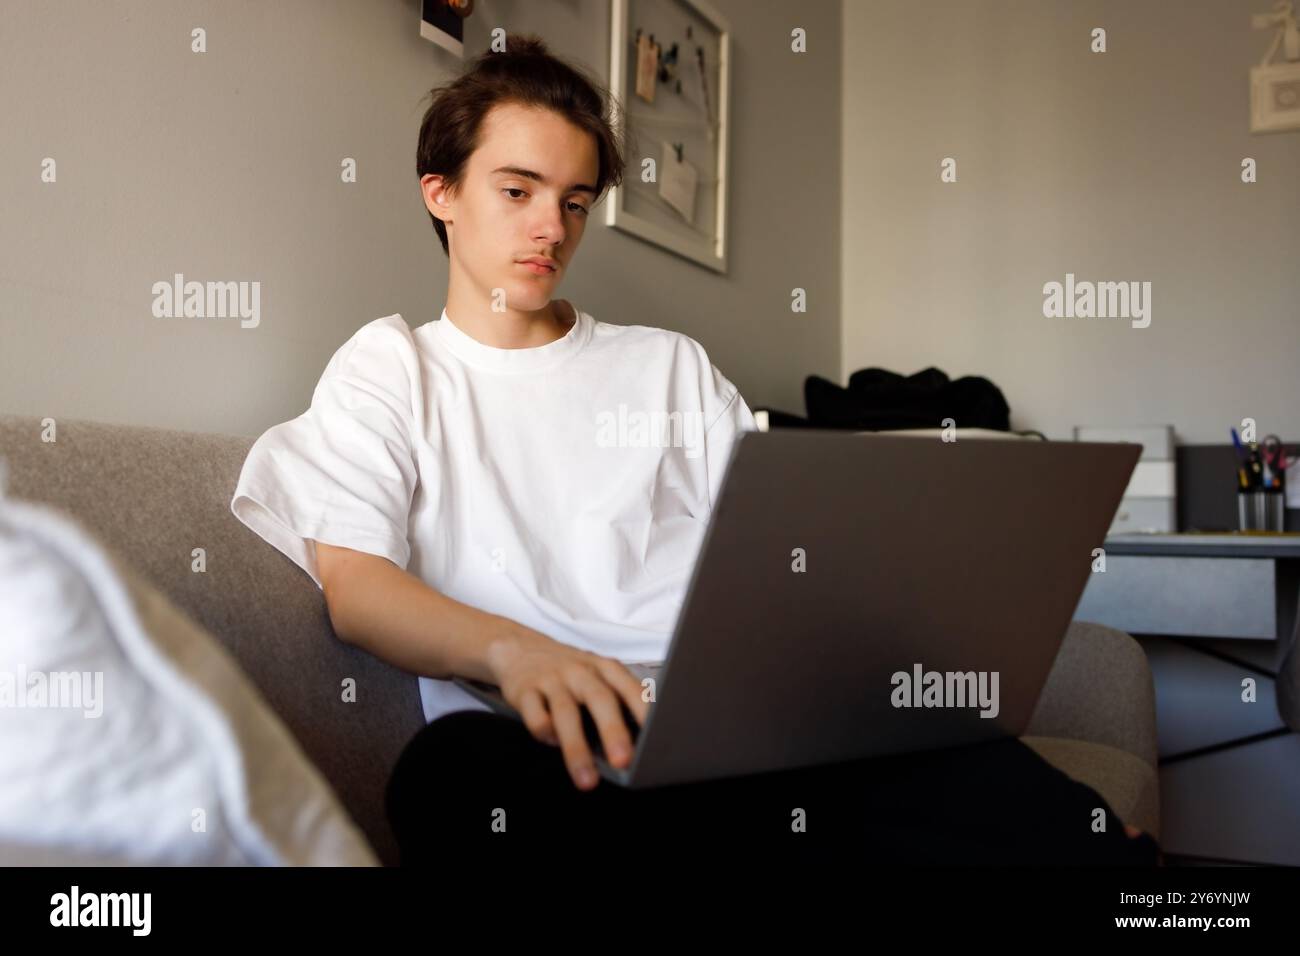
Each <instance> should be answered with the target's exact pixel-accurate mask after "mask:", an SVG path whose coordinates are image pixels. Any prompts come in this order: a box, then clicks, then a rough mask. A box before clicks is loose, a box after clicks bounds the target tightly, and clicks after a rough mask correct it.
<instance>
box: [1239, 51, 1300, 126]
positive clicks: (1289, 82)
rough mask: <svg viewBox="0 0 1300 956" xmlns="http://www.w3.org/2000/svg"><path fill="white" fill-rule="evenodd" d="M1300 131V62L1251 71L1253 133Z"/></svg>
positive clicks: (1252, 69) (1272, 65)
mask: <svg viewBox="0 0 1300 956" xmlns="http://www.w3.org/2000/svg"><path fill="white" fill-rule="evenodd" d="M1287 130H1300V63H1273V64H1270V65H1268V66H1256V67H1252V68H1251V71H1250V131H1251V132H1252V133H1280V132H1285V131H1287Z"/></svg>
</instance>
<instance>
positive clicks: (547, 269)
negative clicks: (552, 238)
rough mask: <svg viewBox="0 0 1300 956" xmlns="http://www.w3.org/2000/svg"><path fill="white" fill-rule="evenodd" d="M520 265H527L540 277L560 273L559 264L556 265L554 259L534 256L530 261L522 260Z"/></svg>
mask: <svg viewBox="0 0 1300 956" xmlns="http://www.w3.org/2000/svg"><path fill="white" fill-rule="evenodd" d="M519 264H520V265H526V267H528V268H529V269H532V271H533V272H534V273H537V274H538V276H545V274H549V273H552V272H556V271H559V263H556V261H555V260H554V259H545V258H542V256H532V258H530V259H524V260H521V261H520V263H519Z"/></svg>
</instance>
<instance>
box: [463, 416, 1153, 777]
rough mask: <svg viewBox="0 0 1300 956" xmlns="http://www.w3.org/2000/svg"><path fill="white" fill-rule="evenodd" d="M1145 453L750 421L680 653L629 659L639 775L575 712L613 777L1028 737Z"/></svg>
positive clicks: (476, 687)
mask: <svg viewBox="0 0 1300 956" xmlns="http://www.w3.org/2000/svg"><path fill="white" fill-rule="evenodd" d="M1141 451H1142V448H1141V446H1140V445H1137V444H1129V443H1099V442H1045V441H1023V440H983V439H977V438H966V439H965V440H963V439H962V438H961V437H960V432H959V433H958V439H957V440H956V441H953V442H944V441H942V440H941V439H940V438H939V437H937V436H936V437H929V436H925V437H919V436H898V435H889V434H873V433H865V434H864V433H853V432H847V431H827V430H822V429H783V430H778V431H772V432H743V433H741V435H740V436H739V437H738V439H737V440H736V442H735V443H734V445H733V447H732V451H731V456H730V458H729V460H728V464H727V472H726V476H725V480H724V483H723V487H722V491H721V493H720V495H719V498H718V501H717V502H716V504H715V506H714V508H713V511H712V513H711V515H710V518H709V524H708V528H707V530H706V532H705V536H704V540H703V542H702V544H701V546H700V550H699V553H698V555H697V558H696V564H695V568H694V571H693V573H692V576H691V581H690V584H689V586H688V588H687V591H686V595H685V598H684V603H683V605H682V611H681V613H680V615H679V617H678V620H677V626H676V630H675V631H674V633H673V636H672V640H671V642H670V644H669V647H668V656H667V658H666V660H665V661H663V662H636V663H634V664H631V665H628V666H629V669H630V670H632V671H633V673H635V674H636V675H637V676H638V677H639V678H644V677H650V678H653V680H654V683H653V685H649V686H652V688H653V692H654V693H653V703H652V704H651V705H650V709H649V715H648V717H647V718H646V721H645V724H644V726H642V727H640V728H637V727H636V725H635V721H631V725H632V727H631V729H633V730H634V732H635V739H636V748H635V755H634V758H633V760H632V763H631V764H630V765H629V767H628V768H627V769H618V768H615V767H611V766H610V765H609V764H608V762H607V761H606V760H605V759H604V757H603V754H602V750H601V746H600V740H599V736H598V734H597V732H596V727H595V723H594V722H593V721H592V720H591V717H590V714H588V712H587V710H586V708H582V714H583V717H584V723H585V725H586V728H587V736H588V740H589V742H590V743H591V745H592V751H593V755H595V757H596V764H597V766H598V767H599V768H600V772H601V774H602V776H604V777H605V779H607V780H610V781H611V782H613V783H616V784H620V785H622V786H627V787H633V788H640V787H655V786H663V785H666V784H674V783H686V782H693V781H700V780H708V779H714V778H718V777H728V776H738V775H742V774H750V773H761V772H765V771H772V770H781V769H788V768H794V767H800V766H809V765H813V764H822V763H832V762H837V761H843V760H852V759H857V758H863V757H871V756H880V755H885V754H891V753H898V752H904V751H919V750H928V749H933V748H939V747H950V746H957V745H961V744H968V743H977V742H981V741H987V740H992V739H996V738H999V737H1004V736H1020V735H1021V734H1023V733H1024V730H1025V728H1026V727H1027V726H1028V723H1029V719H1030V716H1031V715H1032V713H1033V710H1034V707H1035V705H1036V703H1037V701H1038V696H1039V693H1040V692H1041V690H1042V688H1043V684H1044V682H1045V681H1046V678H1047V674H1048V671H1049V670H1050V669H1051V667H1052V663H1053V661H1054V660H1055V659H1056V654H1057V651H1058V650H1059V648H1060V645H1061V641H1062V639H1063V638H1064V636H1065V632H1066V629H1067V628H1068V627H1069V624H1070V620H1071V618H1072V617H1073V615H1074V610H1075V607H1076V605H1077V604H1078V602H1079V597H1080V595H1081V594H1082V593H1083V589H1084V586H1085V585H1086V584H1087V581H1088V576H1089V574H1091V573H1092V566H1093V561H1094V555H1093V549H1094V548H1099V547H1101V546H1102V543H1103V541H1104V540H1105V537H1106V532H1107V529H1108V528H1109V527H1110V524H1111V520H1112V518H1113V517H1114V514H1115V511H1116V509H1117V507H1118V506H1119V503H1120V498H1121V497H1122V495H1123V494H1124V490H1125V488H1126V486H1127V484H1128V481H1129V476H1130V475H1131V473H1132V471H1133V467H1134V465H1135V464H1136V462H1137V460H1138V456H1139V455H1140V454H1141ZM455 680H456V682H457V683H458V684H459V685H460V686H462V687H464V688H465V689H466V690H468V691H469V692H470V693H472V694H474V695H475V696H476V697H477V698H478V699H480V700H482V701H484V702H485V703H486V704H488V706H490V707H492V708H493V709H495V710H497V711H499V712H501V713H506V714H510V715H512V716H514V717H516V718H518V716H519V715H518V714H517V713H516V712H515V710H514V709H513V708H512V707H511V706H510V705H509V704H507V703H506V702H505V700H504V698H502V697H501V695H500V692H499V691H498V690H497V689H496V688H495V687H493V686H492V685H489V684H484V683H481V682H478V681H473V680H468V679H465V678H455ZM628 719H629V720H631V718H630V717H628Z"/></svg>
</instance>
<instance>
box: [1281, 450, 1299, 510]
mask: <svg viewBox="0 0 1300 956" xmlns="http://www.w3.org/2000/svg"><path fill="white" fill-rule="evenodd" d="M1297 463H1300V458H1292V457H1290V456H1287V460H1286V478H1285V479H1284V480H1285V481H1286V506H1287V507H1288V508H1300V471H1298V470H1297V469H1296V465H1297Z"/></svg>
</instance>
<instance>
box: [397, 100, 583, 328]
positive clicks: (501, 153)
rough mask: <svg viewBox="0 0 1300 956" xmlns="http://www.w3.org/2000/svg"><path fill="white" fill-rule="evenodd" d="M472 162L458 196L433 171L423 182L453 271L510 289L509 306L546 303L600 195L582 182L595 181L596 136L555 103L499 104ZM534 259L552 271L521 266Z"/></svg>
mask: <svg viewBox="0 0 1300 956" xmlns="http://www.w3.org/2000/svg"><path fill="white" fill-rule="evenodd" d="M467 165H468V168H467V171H466V176H465V178H464V180H463V182H462V184H461V187H460V189H459V190H457V191H456V192H455V193H448V192H447V191H446V190H444V189H443V188H442V182H441V179H440V178H439V177H437V176H433V175H429V176H425V177H424V178H423V179H422V180H421V186H422V188H423V192H424V198H425V205H426V206H428V208H429V211H430V212H432V213H433V214H434V215H435V216H437V217H438V218H439V219H441V220H442V221H443V222H444V223H445V224H446V226H447V245H448V248H449V252H450V257H451V270H452V274H453V276H454V275H456V274H457V273H460V274H463V275H464V276H465V277H466V278H467V279H468V280H469V282H470V284H471V285H472V286H473V287H474V288H475V289H476V290H477V291H478V292H480V293H481V294H483V295H484V296H487V297H491V296H492V295H493V294H494V293H493V290H495V289H503V290H505V297H506V301H505V303H504V305H505V307H506V308H507V309H510V310H512V311H513V310H518V311H523V312H533V311H536V310H538V309H542V308H545V307H546V306H547V305H548V304H549V303H550V301H551V298H552V295H553V293H554V291H555V289H556V287H557V286H558V284H559V281H560V277H561V275H562V274H563V272H564V270H565V268H566V266H567V265H568V263H569V262H570V261H572V259H573V256H574V254H575V253H576V252H577V249H578V243H579V242H580V241H581V240H582V233H583V230H584V229H585V228H586V225H587V217H588V216H589V215H591V208H592V203H593V201H594V200H595V198H596V197H595V194H594V191H592V190H591V189H585V188H583V187H593V188H594V187H595V184H596V175H597V172H598V157H597V153H596V142H595V139H594V137H592V136H591V135H590V134H589V133H585V132H583V131H582V130H580V129H579V128H578V127H576V126H574V125H572V124H571V123H569V122H568V121H567V120H565V119H563V118H562V117H561V116H559V115H558V114H556V113H552V112H551V111H549V110H540V109H529V108H526V107H522V106H518V105H516V104H513V103H509V104H499V105H497V106H496V107H494V108H493V109H492V110H491V111H490V112H489V113H488V115H487V116H486V117H484V120H483V125H482V127H481V130H480V136H479V146H478V148H477V149H476V150H475V151H474V153H473V155H471V156H470V159H469V163H468V164H467ZM532 174H535V175H532ZM536 177H541V179H540V181H539V179H538V178H536ZM575 187H577V188H575ZM534 256H536V257H540V258H542V259H546V260H549V261H553V262H554V264H555V269H554V270H553V271H551V270H548V271H544V272H538V271H536V270H534V269H531V268H529V267H528V266H526V265H524V264H522V260H525V259H529V258H531V257H534Z"/></svg>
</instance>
